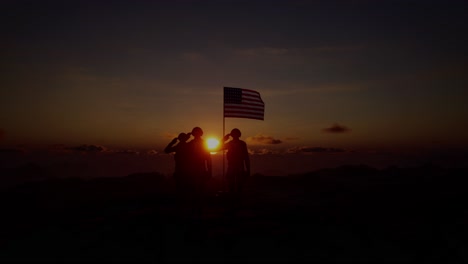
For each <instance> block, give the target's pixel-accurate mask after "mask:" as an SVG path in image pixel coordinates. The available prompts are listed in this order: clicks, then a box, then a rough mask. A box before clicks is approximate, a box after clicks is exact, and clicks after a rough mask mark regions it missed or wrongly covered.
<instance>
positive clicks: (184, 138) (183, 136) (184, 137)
mask: <svg viewBox="0 0 468 264" xmlns="http://www.w3.org/2000/svg"><path fill="white" fill-rule="evenodd" d="M177 138H178V139H179V141H180V142H186V141H187V140H188V139H189V138H190V133H189V134H185V133H180V134H179V136H178V137H177Z"/></svg>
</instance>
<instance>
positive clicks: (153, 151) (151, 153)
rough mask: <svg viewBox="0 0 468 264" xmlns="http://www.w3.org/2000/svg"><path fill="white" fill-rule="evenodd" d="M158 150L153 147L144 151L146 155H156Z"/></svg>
mask: <svg viewBox="0 0 468 264" xmlns="http://www.w3.org/2000/svg"><path fill="white" fill-rule="evenodd" d="M157 154H158V151H157V150H155V149H150V150H147V151H146V155H157Z"/></svg>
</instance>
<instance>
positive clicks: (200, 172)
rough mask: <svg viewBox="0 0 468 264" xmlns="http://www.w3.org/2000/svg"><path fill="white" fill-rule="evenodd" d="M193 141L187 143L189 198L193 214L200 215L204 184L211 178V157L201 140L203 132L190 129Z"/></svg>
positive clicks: (197, 128) (197, 129) (199, 129)
mask: <svg viewBox="0 0 468 264" xmlns="http://www.w3.org/2000/svg"><path fill="white" fill-rule="evenodd" d="M192 136H193V139H192V140H191V141H190V142H188V143H187V144H188V145H189V152H190V171H191V177H192V180H191V182H192V184H193V186H192V187H193V189H192V191H193V192H192V193H191V198H192V201H190V202H191V203H192V206H193V209H194V210H195V211H193V213H195V215H201V214H202V211H203V209H202V208H203V202H204V198H205V197H204V196H205V184H206V182H207V181H208V180H209V179H210V178H211V176H212V175H211V174H212V172H211V155H210V152H209V151H208V149H207V148H206V145H205V141H204V140H203V139H202V136H203V130H202V129H201V128H199V127H195V128H193V129H192Z"/></svg>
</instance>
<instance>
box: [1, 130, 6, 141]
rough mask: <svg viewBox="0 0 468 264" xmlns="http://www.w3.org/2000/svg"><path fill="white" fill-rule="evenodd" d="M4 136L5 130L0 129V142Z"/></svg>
mask: <svg viewBox="0 0 468 264" xmlns="http://www.w3.org/2000/svg"><path fill="white" fill-rule="evenodd" d="M4 136H5V130H3V129H1V128H0V140H2V139H3V137H4Z"/></svg>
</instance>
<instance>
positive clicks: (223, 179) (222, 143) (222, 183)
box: [221, 87, 226, 191]
mask: <svg viewBox="0 0 468 264" xmlns="http://www.w3.org/2000/svg"><path fill="white" fill-rule="evenodd" d="M224 97H225V94H224V87H223V134H222V135H221V146H223V149H222V151H223V176H222V178H221V189H222V190H221V191H225V185H226V184H225V182H224V181H225V178H224V177H225V175H224V171H225V170H224V132H225V120H226V117H225V115H224V114H225V112H224V103H225V102H224Z"/></svg>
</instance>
